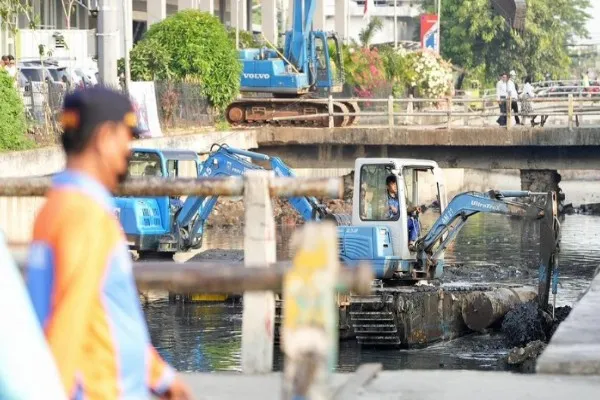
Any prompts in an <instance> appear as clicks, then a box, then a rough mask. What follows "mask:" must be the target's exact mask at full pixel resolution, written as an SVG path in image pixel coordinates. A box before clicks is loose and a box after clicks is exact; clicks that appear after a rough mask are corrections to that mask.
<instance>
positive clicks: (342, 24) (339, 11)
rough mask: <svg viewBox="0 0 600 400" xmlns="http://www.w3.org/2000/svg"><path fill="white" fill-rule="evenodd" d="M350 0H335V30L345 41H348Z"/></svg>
mask: <svg viewBox="0 0 600 400" xmlns="http://www.w3.org/2000/svg"><path fill="white" fill-rule="evenodd" d="M348 12H350V1H349V0H335V31H336V32H337V34H338V35H339V37H340V38H341V39H342V41H343V42H344V43H347V42H348Z"/></svg>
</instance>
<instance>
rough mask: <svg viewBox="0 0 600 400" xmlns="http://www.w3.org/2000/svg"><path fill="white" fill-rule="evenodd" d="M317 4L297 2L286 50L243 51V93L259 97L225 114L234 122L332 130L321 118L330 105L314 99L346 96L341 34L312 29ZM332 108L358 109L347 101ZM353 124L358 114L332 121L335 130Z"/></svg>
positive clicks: (313, 0)
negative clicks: (327, 128)
mask: <svg viewBox="0 0 600 400" xmlns="http://www.w3.org/2000/svg"><path fill="white" fill-rule="evenodd" d="M317 1H318V0H294V4H293V10H292V13H293V14H292V29H291V30H290V31H287V32H286V33H285V45H284V48H283V52H281V51H279V50H278V49H276V48H274V47H271V48H266V47H263V48H260V49H242V50H240V51H239V58H240V61H241V62H242V64H243V71H242V75H241V77H240V79H241V82H240V83H241V87H240V92H241V93H242V94H250V93H258V94H260V95H259V96H255V97H242V98H240V99H237V100H235V101H234V102H232V103H231V104H230V105H229V106H228V107H227V109H226V111H225V115H226V118H227V121H228V122H229V123H230V124H232V125H234V126H237V125H252V124H264V123H270V124H279V125H287V124H294V125H307V126H324V127H326V126H328V123H329V122H328V121H329V120H328V117H327V116H323V114H327V113H328V104H327V102H323V101H314V102H312V101H310V99H311V98H316V97H318V96H319V95H321V96H320V97H323V95H325V96H328V95H329V94H331V93H340V92H342V90H343V84H344V70H343V65H344V64H343V61H342V49H341V45H340V40H339V38H338V37H337V35H336V34H335V33H332V32H323V31H319V30H313V29H312V23H313V19H314V15H315V5H316V2H317ZM321 1H322V0H321ZM330 49H331V50H332V51H330ZM265 95H267V96H269V97H265ZM298 99H303V100H304V101H302V102H298ZM333 109H334V110H333V111H334V112H336V113H342V112H343V113H349V112H350V113H356V112H358V111H359V107H358V103H355V102H349V101H347V102H342V101H335V102H333ZM318 114H320V116H318ZM312 115H315V117H311V116H312ZM354 122H355V117H354V116H350V117H348V116H345V117H342V116H340V117H335V118H334V125H335V126H349V125H352V124H353V123H354Z"/></svg>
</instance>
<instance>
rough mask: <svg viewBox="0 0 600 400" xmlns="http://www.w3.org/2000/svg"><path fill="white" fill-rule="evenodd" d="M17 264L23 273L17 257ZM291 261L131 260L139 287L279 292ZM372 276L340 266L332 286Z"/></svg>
mask: <svg viewBox="0 0 600 400" xmlns="http://www.w3.org/2000/svg"><path fill="white" fill-rule="evenodd" d="M18 265H19V268H20V270H21V273H22V274H26V273H27V271H26V269H27V267H26V265H25V263H24V262H23V261H22V260H21V261H20V262H19V264H18ZM290 268H291V262H280V263H275V264H273V265H270V266H268V267H266V268H246V267H245V266H244V264H243V263H242V262H236V263H231V262H228V263H227V264H224V263H218V262H187V263H177V262H165V261H146V262H136V263H133V275H134V277H135V281H136V285H137V288H138V289H139V290H168V291H171V292H175V293H181V294H186V293H199V292H202V293H230V294H241V293H243V292H247V291H273V292H278V293H280V292H281V291H282V287H283V279H284V277H285V274H286V273H287V271H289V270H290ZM373 279H374V275H373V270H372V269H371V268H370V266H369V265H368V264H361V265H359V266H358V267H356V268H340V271H339V275H338V281H337V282H336V290H337V291H338V292H340V293H347V292H352V293H357V294H362V295H366V294H369V293H370V292H371V283H372V281H373Z"/></svg>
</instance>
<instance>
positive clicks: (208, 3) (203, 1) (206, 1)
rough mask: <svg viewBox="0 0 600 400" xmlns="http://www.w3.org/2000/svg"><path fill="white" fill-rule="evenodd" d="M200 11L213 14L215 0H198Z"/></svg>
mask: <svg viewBox="0 0 600 400" xmlns="http://www.w3.org/2000/svg"><path fill="white" fill-rule="evenodd" d="M198 4H199V5H200V11H204V12H207V13H209V14H211V15H215V0H198Z"/></svg>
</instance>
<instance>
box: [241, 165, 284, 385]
mask: <svg viewBox="0 0 600 400" xmlns="http://www.w3.org/2000/svg"><path fill="white" fill-rule="evenodd" d="M272 177H274V174H273V172H272V171H247V172H246V176H245V177H244V206H245V207H246V216H245V227H244V263H245V265H246V268H260V267H264V266H267V265H270V264H273V263H275V261H276V253H275V220H274V218H273V207H272V204H271V196H270V194H269V183H270V182H269V181H270V180H271V178H272ZM274 328H275V294H274V293H273V292H245V293H244V312H243V318H242V371H243V372H244V373H245V374H257V373H258V374H260V373H269V372H271V370H272V369H273V339H274Z"/></svg>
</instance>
